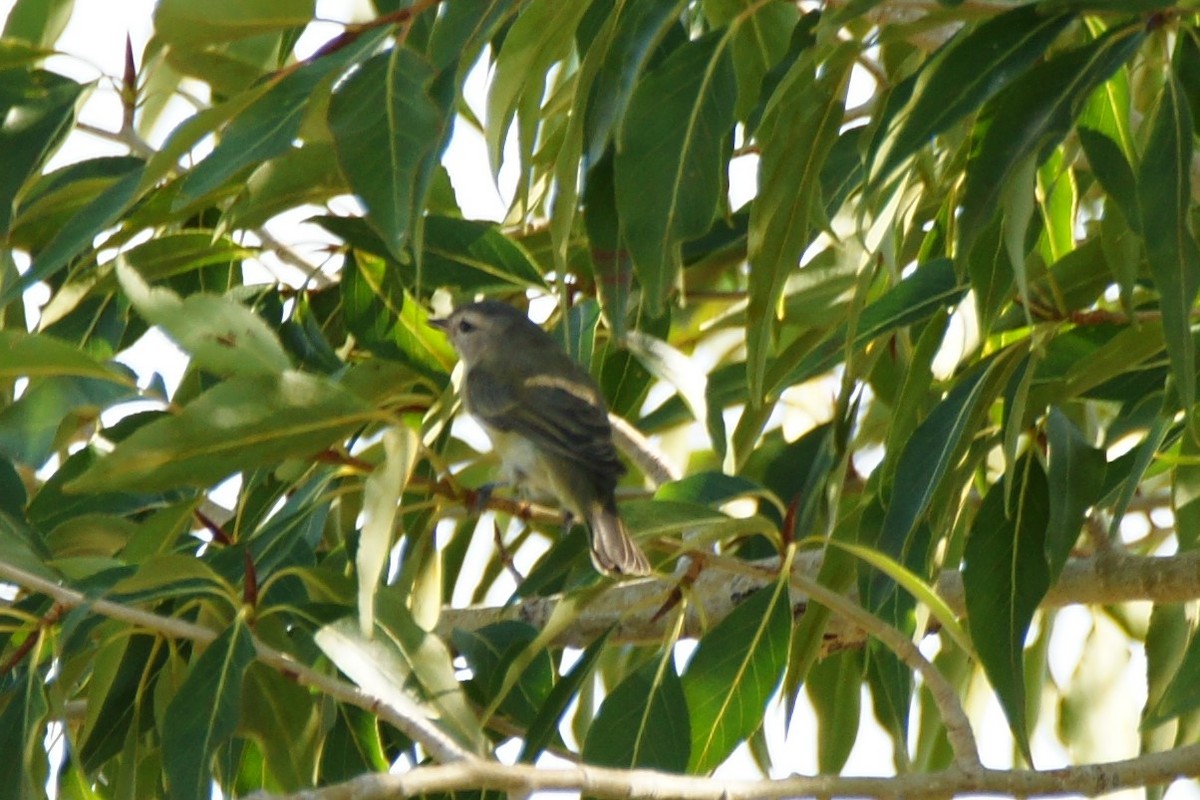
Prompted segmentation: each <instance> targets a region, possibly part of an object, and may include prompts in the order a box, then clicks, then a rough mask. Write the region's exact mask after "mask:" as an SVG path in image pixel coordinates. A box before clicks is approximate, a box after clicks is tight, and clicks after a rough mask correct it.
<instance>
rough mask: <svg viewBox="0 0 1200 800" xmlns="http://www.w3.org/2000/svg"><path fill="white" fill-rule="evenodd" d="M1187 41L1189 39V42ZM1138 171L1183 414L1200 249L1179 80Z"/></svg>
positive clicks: (1173, 82) (1163, 104)
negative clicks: (1193, 217) (1193, 225)
mask: <svg viewBox="0 0 1200 800" xmlns="http://www.w3.org/2000/svg"><path fill="white" fill-rule="evenodd" d="M1185 38H1186V37H1185ZM1149 125H1150V138H1149V139H1148V140H1147V142H1146V150H1145V153H1144V154H1143V155H1142V163H1141V165H1140V166H1139V167H1138V176H1137V189H1138V203H1139V205H1140V206H1141V209H1142V225H1141V228H1142V238H1143V239H1144V241H1145V243H1146V255H1147V257H1148V259H1149V261H1150V274H1151V275H1153V276H1154V285H1155V288H1157V289H1158V297H1159V301H1158V302H1159V308H1160V309H1161V310H1162V328H1163V334H1164V335H1165V337H1166V343H1167V355H1169V356H1170V358H1171V370H1172V371H1173V372H1174V373H1175V386H1176V388H1177V389H1178V391H1179V398H1180V401H1181V404H1182V405H1183V410H1184V412H1185V413H1186V414H1187V415H1188V417H1189V419H1191V417H1192V413H1193V408H1192V407H1193V406H1194V405H1195V403H1196V345H1195V341H1194V340H1193V339H1192V332H1191V325H1192V305H1193V303H1194V302H1195V300H1196V291H1197V289H1198V288H1200V248H1198V247H1197V245H1196V239H1195V236H1194V235H1193V234H1192V229H1191V216H1190V215H1191V207H1192V187H1191V170H1192V150H1193V145H1192V137H1193V135H1194V134H1193V131H1192V114H1191V110H1190V108H1189V106H1188V103H1187V100H1186V99H1185V98H1184V97H1183V96H1182V89H1181V88H1180V86H1179V81H1178V80H1177V79H1176V78H1175V76H1174V74H1173V73H1172V74H1171V75H1169V76H1168V78H1167V80H1166V82H1165V83H1164V85H1163V91H1162V94H1161V95H1160V96H1159V100H1158V106H1157V107H1156V109H1155V111H1154V116H1153V118H1152V119H1151V121H1150V123H1149Z"/></svg>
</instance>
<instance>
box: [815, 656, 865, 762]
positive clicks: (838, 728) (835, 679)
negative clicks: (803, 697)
mask: <svg viewBox="0 0 1200 800" xmlns="http://www.w3.org/2000/svg"><path fill="white" fill-rule="evenodd" d="M862 661H863V657H862V654H861V652H855V651H852V650H847V651H844V652H841V653H833V654H831V655H829V656H827V657H825V658H823V659H821V660H820V661H818V662H817V663H816V664H814V665H813V667H812V669H810V670H809V671H808V678H807V680H805V681H804V688H805V691H807V693H808V699H809V700H810V701H811V702H812V705H813V710H814V711H815V712H816V715H817V735H816V740H817V770H818V772H820V773H821V774H822V775H837V774H839V773H841V771H842V769H843V768H844V767H845V766H846V761H847V760H848V759H849V758H850V751H851V750H852V749H853V748H854V742H855V741H856V740H857V738H858V728H859V724H860V721H861V718H862V717H861V715H862V708H861V706H862V684H863V663H862Z"/></svg>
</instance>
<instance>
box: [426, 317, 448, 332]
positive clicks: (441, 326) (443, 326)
mask: <svg viewBox="0 0 1200 800" xmlns="http://www.w3.org/2000/svg"><path fill="white" fill-rule="evenodd" d="M429 327H431V328H437V329H438V330H439V331H448V330H450V320H449V319H445V318H442V319H431V320H429Z"/></svg>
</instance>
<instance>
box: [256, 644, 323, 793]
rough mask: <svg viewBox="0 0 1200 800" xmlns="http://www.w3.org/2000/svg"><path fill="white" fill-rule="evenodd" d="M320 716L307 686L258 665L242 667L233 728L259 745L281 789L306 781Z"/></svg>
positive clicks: (316, 749)
mask: <svg viewBox="0 0 1200 800" xmlns="http://www.w3.org/2000/svg"><path fill="white" fill-rule="evenodd" d="M323 717H324V709H322V707H321V706H320V705H319V704H317V703H314V702H312V694H311V692H310V690H309V689H308V688H307V687H304V686H301V685H299V684H298V683H296V682H295V681H293V680H289V679H288V678H286V677H285V676H284V675H282V674H281V673H279V672H278V671H276V670H274V669H272V668H270V667H266V666H264V665H262V664H251V665H250V668H249V669H248V670H247V671H246V685H245V691H244V692H243V693H242V709H241V720H240V726H239V733H242V734H245V735H246V736H248V737H250V738H252V739H253V740H254V741H255V743H256V744H257V745H258V746H259V747H260V748H262V751H263V756H264V760H265V766H266V769H267V771H268V773H269V774H270V775H272V776H273V777H274V779H275V780H276V781H278V783H279V786H280V789H281V790H282V791H284V792H299V791H301V790H302V789H305V788H308V787H311V786H312V783H313V774H314V770H313V763H314V762H316V761H317V758H318V755H319V753H320V752H321V749H322V747H321V746H322V744H323V742H324V741H325V735H324V734H325V728H324V719H323Z"/></svg>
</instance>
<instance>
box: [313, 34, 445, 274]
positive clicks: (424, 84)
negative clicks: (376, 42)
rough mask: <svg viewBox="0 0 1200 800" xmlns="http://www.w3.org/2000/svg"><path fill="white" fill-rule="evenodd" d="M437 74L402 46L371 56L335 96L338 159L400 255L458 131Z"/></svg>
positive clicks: (382, 233) (370, 217) (379, 228)
mask: <svg viewBox="0 0 1200 800" xmlns="http://www.w3.org/2000/svg"><path fill="white" fill-rule="evenodd" d="M436 77H437V74H436V73H435V72H434V71H433V67H432V66H430V64H429V62H427V61H426V60H425V59H424V58H422V57H421V56H420V55H418V54H417V53H415V52H413V51H412V50H410V49H408V48H403V47H394V48H392V49H391V50H390V51H388V52H386V53H380V54H379V55H377V56H375V57H374V58H372V59H370V60H369V61H367V62H366V63H365V64H363V65H362V66H361V67H360V68H359V69H358V70H357V71H356V72H355V73H354V74H353V75H351V76H350V79H349V80H347V81H346V82H345V83H344V84H343V85H342V86H341V87H339V89H338V91H337V92H336V93H334V95H333V99H332V100H331V101H330V103H329V128H330V130H331V131H332V132H333V141H334V145H335V146H336V147H337V155H338V163H339V164H340V165H341V167H342V172H344V173H345V175H346V179H347V180H348V181H349V182H350V187H351V188H352V189H353V190H354V192H355V193H356V194H357V195H358V196H359V197H360V198H361V199H362V201H363V204H364V205H365V206H366V208H367V219H368V220H369V221H370V222H371V224H372V226H373V227H374V228H375V230H376V231H377V232H378V233H379V235H380V236H381V237H382V238H383V241H384V243H385V244H386V245H387V247H388V251H389V252H390V253H391V254H392V255H393V256H394V257H397V258H399V257H400V256H401V254H402V252H403V246H404V243H405V242H406V241H408V239H409V237H410V235H411V234H412V232H413V229H414V227H415V226H416V225H417V223H418V221H419V220H420V219H421V212H422V210H423V208H424V202H425V195H426V193H427V192H428V190H429V181H430V178H431V177H432V174H433V167H434V166H435V165H436V164H437V161H438V157H439V156H440V155H441V152H442V149H443V148H444V147H445V144H446V141H447V138H448V135H449V132H450V121H449V119H448V117H447V108H446V103H445V102H444V100H443V99H442V98H440V97H439V96H438V95H439V94H444V92H439V91H438V88H437V85H436V82H435V78H436Z"/></svg>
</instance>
